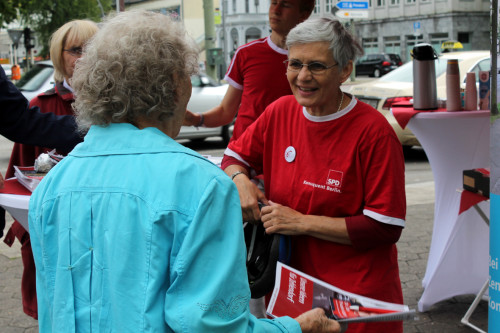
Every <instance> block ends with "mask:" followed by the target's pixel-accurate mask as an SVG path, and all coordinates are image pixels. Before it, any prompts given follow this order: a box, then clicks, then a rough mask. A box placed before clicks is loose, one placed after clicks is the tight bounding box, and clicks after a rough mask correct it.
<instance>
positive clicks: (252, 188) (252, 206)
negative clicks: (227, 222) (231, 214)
mask: <svg viewBox="0 0 500 333" xmlns="http://www.w3.org/2000/svg"><path fill="white" fill-rule="evenodd" d="M233 181H234V184H235V185H236V187H237V188H238V194H239V196H240V203H241V212H242V214H243V221H246V222H250V223H256V222H259V221H260V208H259V202H261V203H263V204H265V205H267V204H268V200H267V199H266V196H265V195H264V193H262V191H261V190H259V188H258V187H257V185H255V183H253V182H252V181H251V180H250V179H249V178H248V176H247V175H246V174H239V175H237V176H236V177H234V179H233Z"/></svg>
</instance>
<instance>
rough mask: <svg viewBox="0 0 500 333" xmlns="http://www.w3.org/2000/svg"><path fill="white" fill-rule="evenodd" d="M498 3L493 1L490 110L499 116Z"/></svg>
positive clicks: (493, 114) (492, 113)
mask: <svg viewBox="0 0 500 333" xmlns="http://www.w3.org/2000/svg"><path fill="white" fill-rule="evenodd" d="M497 48H498V1H492V4H491V76H490V84H491V89H490V91H491V95H490V96H491V97H490V109H491V115H492V116H496V115H498V105H497V101H498V96H497V76H498V64H497V56H498V49H497Z"/></svg>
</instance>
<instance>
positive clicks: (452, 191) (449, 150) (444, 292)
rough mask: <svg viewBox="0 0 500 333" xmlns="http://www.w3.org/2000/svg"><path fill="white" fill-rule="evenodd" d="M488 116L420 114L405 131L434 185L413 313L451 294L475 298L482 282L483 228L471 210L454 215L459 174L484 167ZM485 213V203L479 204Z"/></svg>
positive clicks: (460, 183)
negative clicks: (421, 289)
mask: <svg viewBox="0 0 500 333" xmlns="http://www.w3.org/2000/svg"><path fill="white" fill-rule="evenodd" d="M489 120H490V113H489V111H471V112H468V111H467V112H466V111H462V112H425V113H418V114H417V115H415V116H414V117H413V118H411V119H410V122H409V123H408V127H409V128H410V130H411V131H412V132H413V133H414V134H415V135H416V137H417V139H418V140H419V141H420V143H421V145H422V147H423V148H424V150H425V152H426V154H427V157H428V159H429V163H430V165H431V168H432V173H433V175H434V182H435V207H434V227H433V231H432V240H431V245H430V250H429V257H428V261H427V269H426V272H425V276H424V279H423V281H422V286H423V287H424V292H423V294H422V296H421V298H420V300H419V302H418V310H419V311H427V310H428V309H429V308H430V307H431V306H432V305H433V304H435V303H437V302H439V301H442V300H445V299H448V298H451V297H453V296H457V295H465V294H477V293H478V292H479V291H480V289H481V287H482V286H483V285H484V281H486V279H487V278H488V274H489V273H488V254H489V228H488V226H487V225H486V224H485V223H484V222H483V220H482V219H481V217H480V216H478V214H477V213H476V212H475V211H474V210H472V209H469V210H468V211H466V212H464V213H462V214H460V215H458V211H459V205H460V193H459V192H458V191H457V189H459V188H462V186H463V174H462V172H463V170H467V169H474V168H485V167H488V166H489V165H490V164H489V163H490V154H489V139H490V134H489V133H490V122H489ZM479 205H480V206H481V208H482V209H483V210H484V211H485V212H488V215H489V202H482V203H480V204H479Z"/></svg>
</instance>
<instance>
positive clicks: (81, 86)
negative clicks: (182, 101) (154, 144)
mask: <svg viewBox="0 0 500 333" xmlns="http://www.w3.org/2000/svg"><path fill="white" fill-rule="evenodd" d="M197 71H198V47H197V46H196V44H195V42H194V41H193V39H192V38H190V37H188V36H187V34H186V31H185V30H184V27H183V26H182V25H181V24H180V23H178V22H174V21H173V20H172V19H170V17H168V16H166V15H163V14H158V13H153V12H147V11H127V12H122V13H120V14H117V15H115V16H114V17H112V18H110V19H108V20H106V21H105V22H104V24H103V25H102V27H101V29H100V30H99V32H98V33H97V34H96V35H95V36H94V37H93V38H92V39H91V40H90V41H89V43H88V44H87V45H86V47H85V49H84V54H83V57H82V58H81V59H79V60H78V61H77V64H76V67H75V72H74V74H73V79H72V87H73V88H74V90H75V102H74V108H75V111H76V115H77V124H78V127H79V130H80V131H82V132H85V131H86V130H88V128H89V127H90V126H91V125H103V126H105V125H108V124H110V123H118V122H129V123H132V124H134V123H135V121H136V120H137V119H138V118H143V117H147V118H153V119H155V120H157V121H164V120H165V119H166V118H168V117H172V116H174V111H175V108H176V103H177V102H176V89H177V85H178V84H179V83H180V82H179V79H180V78H186V77H187V78H189V76H190V75H191V74H194V73H196V72H197Z"/></svg>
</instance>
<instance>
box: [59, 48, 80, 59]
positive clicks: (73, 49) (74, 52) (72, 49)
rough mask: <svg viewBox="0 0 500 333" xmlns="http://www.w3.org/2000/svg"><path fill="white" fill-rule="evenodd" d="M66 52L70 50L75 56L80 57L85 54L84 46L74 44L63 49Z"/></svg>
mask: <svg viewBox="0 0 500 333" xmlns="http://www.w3.org/2000/svg"><path fill="white" fill-rule="evenodd" d="M63 51H64V52H68V53H69V54H71V55H72V56H74V57H80V56H81V55H82V54H83V48H82V47H80V46H74V47H72V48H69V49H63Z"/></svg>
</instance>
